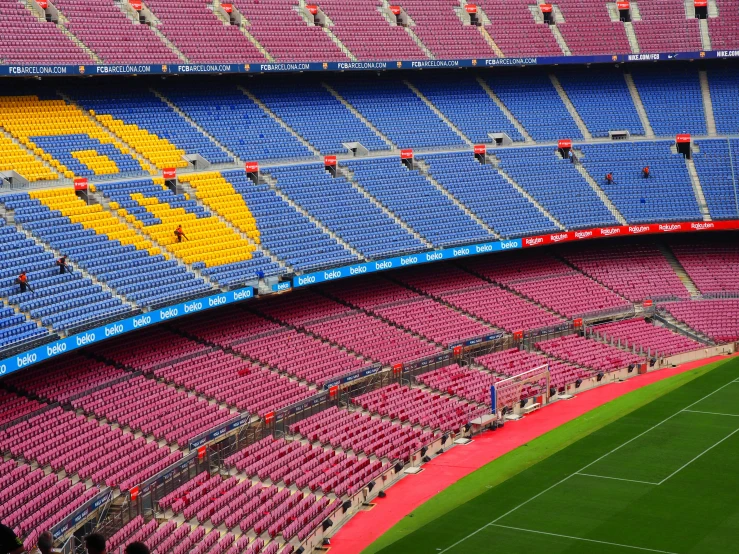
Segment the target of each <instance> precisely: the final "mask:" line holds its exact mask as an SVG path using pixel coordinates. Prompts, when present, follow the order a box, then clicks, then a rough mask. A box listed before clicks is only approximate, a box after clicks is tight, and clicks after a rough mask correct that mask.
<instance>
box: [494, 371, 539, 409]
mask: <svg viewBox="0 0 739 554" xmlns="http://www.w3.org/2000/svg"><path fill="white" fill-rule="evenodd" d="M549 387H550V375H549V364H544V365H541V366H539V367H535V368H533V369H529V370H528V371H524V372H523V373H519V374H518V375H514V376H513V377H508V378H507V379H502V380H500V381H498V382H497V383H493V386H491V387H490V401H491V407H492V411H493V414H494V415H495V416H496V417H497V418H498V419H503V418H504V417H505V414H504V412H505V413H511V412H512V411H513V406H514V405H515V404H517V403H518V402H520V401H521V399H527V398H530V397H531V396H534V395H537V396H538V395H541V396H542V398H543V401H542V405H544V404H546V403H547V402H549ZM537 391H538V392H537ZM530 393H533V394H530Z"/></svg>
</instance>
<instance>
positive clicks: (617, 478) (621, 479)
mask: <svg viewBox="0 0 739 554" xmlns="http://www.w3.org/2000/svg"><path fill="white" fill-rule="evenodd" d="M575 475H584V476H585V477H597V478H599V479H613V480H615V481H628V482H629V483H643V484H645V485H659V483H653V482H652V481H637V480H636V479H623V478H622V477H608V476H607V475H594V474H592V473H580V472H579V471H578V472H577V473H576V474H575Z"/></svg>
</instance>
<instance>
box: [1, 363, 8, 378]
mask: <svg viewBox="0 0 739 554" xmlns="http://www.w3.org/2000/svg"><path fill="white" fill-rule="evenodd" d="M6 371H8V366H6V365H5V364H3V365H0V375H5V372H6Z"/></svg>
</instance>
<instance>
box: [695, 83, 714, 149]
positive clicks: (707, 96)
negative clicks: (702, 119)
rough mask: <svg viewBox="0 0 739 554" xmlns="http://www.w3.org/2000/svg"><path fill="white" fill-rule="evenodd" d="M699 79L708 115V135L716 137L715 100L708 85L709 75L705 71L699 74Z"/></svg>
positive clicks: (704, 107)
mask: <svg viewBox="0 0 739 554" xmlns="http://www.w3.org/2000/svg"><path fill="white" fill-rule="evenodd" d="M698 78H699V79H700V83H701V96H702V98H703V111H704V112H705V115H706V129H707V130H708V135H709V136H711V137H715V136H716V135H717V132H716V118H715V117H714V115H713V99H712V98H711V88H710V86H709V84H708V73H707V72H706V71H705V70H702V71H699V72H698Z"/></svg>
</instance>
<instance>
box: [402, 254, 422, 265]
mask: <svg viewBox="0 0 739 554" xmlns="http://www.w3.org/2000/svg"><path fill="white" fill-rule="evenodd" d="M417 263H418V258H417V257H416V256H408V257H406V258H400V265H413V264H417Z"/></svg>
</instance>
